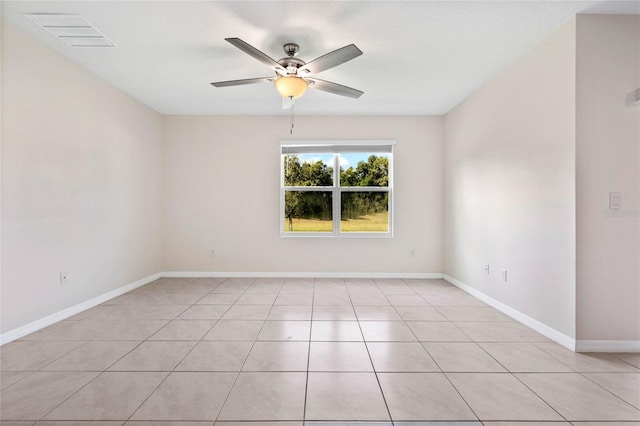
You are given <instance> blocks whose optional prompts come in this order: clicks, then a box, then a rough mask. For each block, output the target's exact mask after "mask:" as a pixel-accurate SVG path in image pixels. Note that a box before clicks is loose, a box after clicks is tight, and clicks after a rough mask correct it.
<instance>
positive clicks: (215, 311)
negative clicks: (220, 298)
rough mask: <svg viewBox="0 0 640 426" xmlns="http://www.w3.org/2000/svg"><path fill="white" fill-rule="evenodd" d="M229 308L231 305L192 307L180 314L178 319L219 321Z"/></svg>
mask: <svg viewBox="0 0 640 426" xmlns="http://www.w3.org/2000/svg"><path fill="white" fill-rule="evenodd" d="M230 307H231V305H193V306H191V307H190V308H189V309H187V310H186V311H184V312H183V313H182V314H180V315H179V316H178V319H184V320H194V319H210V320H213V319H220V318H222V316H223V315H224V314H225V313H226V312H227V310H228V309H229V308H230Z"/></svg>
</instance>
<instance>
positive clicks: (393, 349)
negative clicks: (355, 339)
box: [367, 342, 440, 372]
mask: <svg viewBox="0 0 640 426" xmlns="http://www.w3.org/2000/svg"><path fill="white" fill-rule="evenodd" d="M367 347H368V348H369V354H371V359H372V360H373V366H374V368H375V370H376V371H377V372H429V371H440V369H439V368H438V366H437V365H436V363H435V362H433V360H432V359H431V357H430V356H429V354H428V353H427V351H426V350H425V349H424V348H423V347H422V345H421V344H420V343H418V342H369V343H367Z"/></svg>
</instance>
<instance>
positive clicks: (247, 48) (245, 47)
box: [225, 37, 286, 72]
mask: <svg viewBox="0 0 640 426" xmlns="http://www.w3.org/2000/svg"><path fill="white" fill-rule="evenodd" d="M225 40H226V41H228V42H229V43H231V44H233V45H234V46H235V47H237V48H238V49H240V50H242V51H243V52H244V53H246V54H247V55H250V56H253V57H254V58H256V59H257V60H259V61H260V62H262V63H263V64H265V65H268V66H270V67H272V68H275V69H279V70H282V71H285V72H286V70H285V69H284V68H283V67H282V65H280V64H279V63H277V62H276V61H274V60H273V58H271V57H270V56H269V55H267V54H266V53H264V52H262V51H260V50H258V49H256V48H255V47H253V46H251V45H250V44H249V43H247V42H245V41H243V40H241V39H239V38H237V37H232V38H225Z"/></svg>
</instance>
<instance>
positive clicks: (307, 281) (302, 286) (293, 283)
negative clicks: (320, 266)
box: [280, 278, 315, 296]
mask: <svg viewBox="0 0 640 426" xmlns="http://www.w3.org/2000/svg"><path fill="white" fill-rule="evenodd" d="M314 287H315V284H314V279H313V278H293V279H289V278H288V279H286V280H285V282H284V284H282V287H280V294H309V295H312V296H313V289H314Z"/></svg>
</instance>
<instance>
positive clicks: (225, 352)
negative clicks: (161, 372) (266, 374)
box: [176, 341, 252, 371]
mask: <svg viewBox="0 0 640 426" xmlns="http://www.w3.org/2000/svg"><path fill="white" fill-rule="evenodd" d="M251 345H252V343H251V342H225V341H203V342H200V343H198V344H197V345H196V347H195V348H193V349H192V350H191V352H189V354H188V355H187V356H186V357H185V358H184V359H183V360H182V362H181V363H180V364H178V366H177V367H176V371H240V369H241V368H242V364H243V363H244V360H245V359H246V358H247V355H248V354H249V351H250V350H251Z"/></svg>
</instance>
